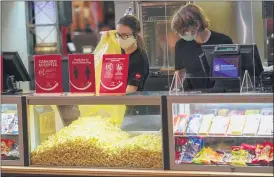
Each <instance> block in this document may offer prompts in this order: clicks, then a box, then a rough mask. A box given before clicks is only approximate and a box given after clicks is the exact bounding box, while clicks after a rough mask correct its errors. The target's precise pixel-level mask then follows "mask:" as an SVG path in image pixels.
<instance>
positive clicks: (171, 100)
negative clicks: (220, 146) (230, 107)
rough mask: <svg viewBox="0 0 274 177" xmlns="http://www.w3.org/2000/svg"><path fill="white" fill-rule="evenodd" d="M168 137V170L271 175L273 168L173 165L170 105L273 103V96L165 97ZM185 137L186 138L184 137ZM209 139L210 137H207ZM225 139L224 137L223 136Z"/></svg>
mask: <svg viewBox="0 0 274 177" xmlns="http://www.w3.org/2000/svg"><path fill="white" fill-rule="evenodd" d="M166 99H167V113H168V125H167V126H168V137H169V147H168V148H169V152H170V154H169V155H170V162H169V163H170V170H182V171H212V172H214V171H215V172H243V173H244V172H249V173H273V167H264V166H260V167H234V166H233V167H232V166H217V165H195V164H176V163H175V140H174V135H173V114H172V113H173V110H172V109H173V107H172V104H193V103H194V104H195V103H197V104H203V103H207V104H211V103H212V104H215V103H273V94H207V95H203V94H199V95H194V94H193V95H182V96H167V98H166ZM184 137H187V136H184ZM208 137H210V136H208ZM213 137H214V136H213ZM224 137H225V136H224Z"/></svg>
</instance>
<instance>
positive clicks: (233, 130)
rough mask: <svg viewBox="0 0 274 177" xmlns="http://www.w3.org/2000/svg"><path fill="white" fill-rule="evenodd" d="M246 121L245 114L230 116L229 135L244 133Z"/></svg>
mask: <svg viewBox="0 0 274 177" xmlns="http://www.w3.org/2000/svg"><path fill="white" fill-rule="evenodd" d="M245 121H246V116H245V115H232V116H230V123H229V127H228V130H227V134H228V135H242V134H243V129H244V125H245Z"/></svg>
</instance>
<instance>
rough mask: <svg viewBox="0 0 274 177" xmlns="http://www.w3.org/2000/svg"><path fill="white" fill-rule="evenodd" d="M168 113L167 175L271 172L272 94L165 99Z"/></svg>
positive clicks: (215, 95)
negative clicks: (178, 171)
mask: <svg viewBox="0 0 274 177" xmlns="http://www.w3.org/2000/svg"><path fill="white" fill-rule="evenodd" d="M167 114H168V134H169V136H168V137H169V154H170V162H169V163H170V164H169V165H170V169H171V170H183V171H185V170H191V171H192V170H195V171H203V170H204V169H207V170H208V171H216V172H242V173H246V172H254V173H273V94H255V93H249V94H208V95H205V94H199V95H194V94H191V95H180V96H172V95H170V96H167ZM253 120H254V121H253ZM201 132H202V134H201Z"/></svg>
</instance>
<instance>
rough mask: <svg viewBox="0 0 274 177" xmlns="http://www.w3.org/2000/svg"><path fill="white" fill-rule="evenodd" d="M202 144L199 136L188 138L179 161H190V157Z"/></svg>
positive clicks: (193, 155)
mask: <svg viewBox="0 0 274 177" xmlns="http://www.w3.org/2000/svg"><path fill="white" fill-rule="evenodd" d="M203 146H204V140H203V139H201V138H189V139H188V142H187V144H186V146H185V147H186V150H185V152H183V153H182V155H181V159H180V161H181V162H182V163H192V159H193V158H194V157H195V156H196V155H197V153H199V152H200V150H201V148H202V147H203Z"/></svg>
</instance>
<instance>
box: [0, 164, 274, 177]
mask: <svg viewBox="0 0 274 177" xmlns="http://www.w3.org/2000/svg"><path fill="white" fill-rule="evenodd" d="M1 174H2V175H4V176H7V174H13V175H16V174H17V175H18V174H20V176H21V175H35V176H38V175H47V176H49V175H53V176H161V177H163V176H166V177H167V176H169V177H172V176H246V177H247V176H248V177H251V176H273V174H272V173H236V172H207V171H165V170H130V169H95V168H76V167H75V168H71V167H70V168H68V167H63V168H62V167H60V168H56V167H15V166H1Z"/></svg>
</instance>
